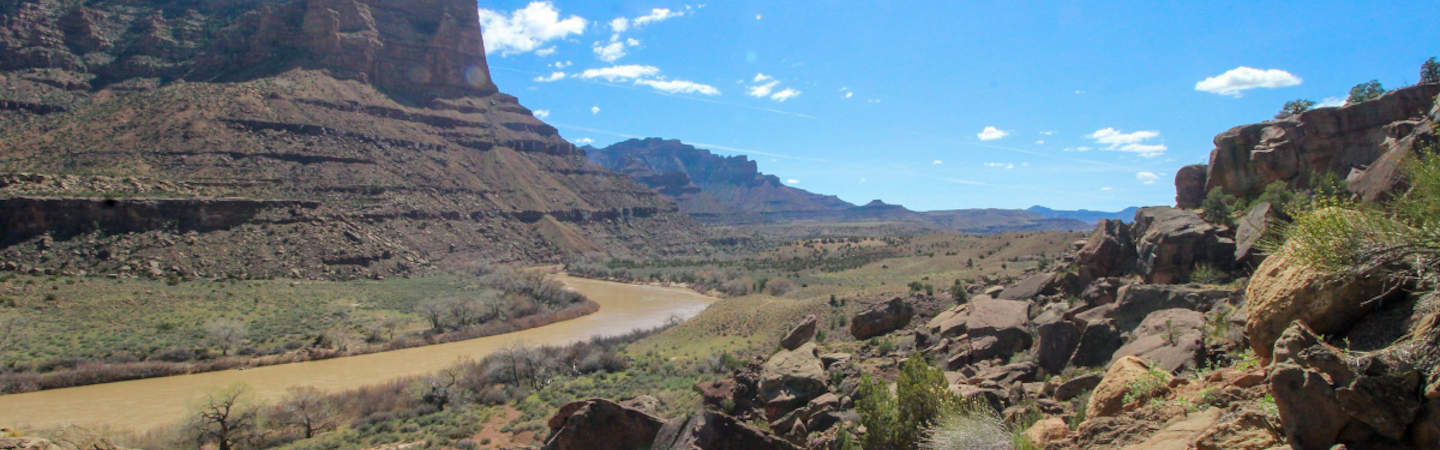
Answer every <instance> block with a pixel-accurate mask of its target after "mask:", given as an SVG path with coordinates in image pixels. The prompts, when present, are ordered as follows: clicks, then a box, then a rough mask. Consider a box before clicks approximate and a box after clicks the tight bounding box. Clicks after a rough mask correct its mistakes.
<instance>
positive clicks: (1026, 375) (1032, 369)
mask: <svg viewBox="0 0 1440 450" xmlns="http://www.w3.org/2000/svg"><path fill="white" fill-rule="evenodd" d="M1039 378H1040V366H1038V365H1036V364H1035V363H1033V362H1029V361H1025V362H1018V363H1014V364H1006V365H1003V366H997V367H990V368H986V369H984V370H981V371H980V373H977V374H975V376H973V377H970V379H969V383H970V384H984V383H985V382H990V383H994V384H996V385H999V386H1010V385H1012V384H1015V382H1017V381H1019V382H1030V381H1036V380H1038V379H1039Z"/></svg>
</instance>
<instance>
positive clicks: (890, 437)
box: [857, 354, 964, 448]
mask: <svg viewBox="0 0 1440 450" xmlns="http://www.w3.org/2000/svg"><path fill="white" fill-rule="evenodd" d="M858 395H859V397H860V401H859V402H858V403H857V405H858V406H857V408H858V409H859V413H860V423H861V424H862V425H864V426H865V430H866V432H865V435H864V437H863V442H864V444H865V445H864V446H865V448H915V447H916V446H917V445H918V444H919V443H920V440H921V437H922V435H923V434H924V433H925V430H926V429H928V428H930V427H932V426H934V425H935V424H936V422H937V421H938V420H939V419H940V417H941V416H943V415H945V414H949V413H951V412H953V411H956V410H959V409H960V408H962V406H963V405H964V402H963V401H962V400H961V399H960V397H959V396H957V395H955V393H953V392H950V390H949V389H948V386H947V385H946V381H945V372H943V371H941V370H940V369H939V368H935V367H931V366H930V363H928V362H926V361H925V359H924V358H923V357H921V356H920V355H919V354H916V355H912V356H910V358H909V359H906V360H905V363H904V364H903V365H901V367H900V376H899V377H898V378H896V380H895V395H891V394H890V389H889V387H888V386H887V385H886V383H885V382H883V381H880V380H877V379H875V378H873V377H871V376H870V375H868V374H866V375H864V376H862V378H861V380H860V389H859V394H858Z"/></svg>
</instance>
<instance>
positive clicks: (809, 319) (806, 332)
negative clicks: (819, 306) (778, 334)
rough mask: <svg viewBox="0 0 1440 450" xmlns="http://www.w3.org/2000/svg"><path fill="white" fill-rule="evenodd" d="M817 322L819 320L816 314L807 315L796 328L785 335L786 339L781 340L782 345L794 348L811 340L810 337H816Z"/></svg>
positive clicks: (786, 347) (790, 348) (788, 348)
mask: <svg viewBox="0 0 1440 450" xmlns="http://www.w3.org/2000/svg"><path fill="white" fill-rule="evenodd" d="M817 322H818V320H817V319H816V318H815V315H814V314H810V315H807V316H805V318H804V319H802V320H801V321H800V324H799V325H796V326H795V328H793V329H791V330H790V333H789V334H786V335H785V338H784V339H781V340H780V347H782V348H784V349H786V350H794V349H797V348H800V345H801V344H804V343H806V342H810V339H811V338H813V337H815V324H816V323H817Z"/></svg>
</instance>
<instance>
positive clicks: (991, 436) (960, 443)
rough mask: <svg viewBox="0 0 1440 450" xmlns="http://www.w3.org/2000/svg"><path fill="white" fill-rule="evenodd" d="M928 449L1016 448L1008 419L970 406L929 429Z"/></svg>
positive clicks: (921, 444)
mask: <svg viewBox="0 0 1440 450" xmlns="http://www.w3.org/2000/svg"><path fill="white" fill-rule="evenodd" d="M920 448H922V449H925V450H952V449H974V450H1010V449H1012V448H1014V442H1013V441H1012V439H1011V434H1010V432H1009V431H1007V430H1006V429H1005V423H1004V422H1003V421H1001V420H1000V417H999V416H996V415H995V413H994V412H990V411H983V410H968V411H963V412H958V413H954V414H949V415H947V416H945V417H944V418H943V419H940V421H939V423H937V424H936V425H935V426H932V427H930V428H929V429H928V430H926V432H925V439H924V440H923V441H921V442H920Z"/></svg>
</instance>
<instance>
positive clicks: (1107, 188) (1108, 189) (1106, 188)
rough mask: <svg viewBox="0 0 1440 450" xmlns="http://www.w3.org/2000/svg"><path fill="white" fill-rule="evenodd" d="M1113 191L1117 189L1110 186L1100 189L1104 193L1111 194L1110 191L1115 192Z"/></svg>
mask: <svg viewBox="0 0 1440 450" xmlns="http://www.w3.org/2000/svg"><path fill="white" fill-rule="evenodd" d="M1113 190H1115V188H1113V187H1110V186H1103V187H1101V188H1100V191H1102V192H1110V191H1113Z"/></svg>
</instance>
